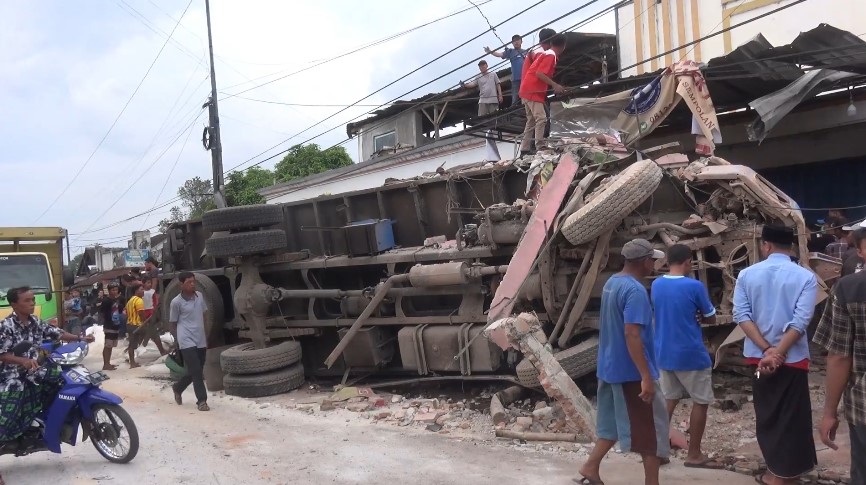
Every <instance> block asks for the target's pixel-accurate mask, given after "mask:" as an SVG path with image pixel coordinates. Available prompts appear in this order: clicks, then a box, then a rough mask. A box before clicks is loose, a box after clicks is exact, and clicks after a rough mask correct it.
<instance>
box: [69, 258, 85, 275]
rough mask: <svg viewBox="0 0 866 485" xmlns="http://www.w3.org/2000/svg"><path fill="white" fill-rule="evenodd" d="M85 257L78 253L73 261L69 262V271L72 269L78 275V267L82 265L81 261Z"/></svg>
mask: <svg viewBox="0 0 866 485" xmlns="http://www.w3.org/2000/svg"><path fill="white" fill-rule="evenodd" d="M83 257H84V253H78V254H76V255H75V256H73V258H72V261H70V262H69V269H71V270H72V272H73V273H75V274H78V266H79V265H80V264H81V259H82V258H83Z"/></svg>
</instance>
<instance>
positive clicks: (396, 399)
mask: <svg viewBox="0 0 866 485" xmlns="http://www.w3.org/2000/svg"><path fill="white" fill-rule="evenodd" d="M402 401H403V396H401V395H399V394H394V395H393V396H391V404H397V403H398V402H402Z"/></svg>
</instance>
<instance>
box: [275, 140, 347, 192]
mask: <svg viewBox="0 0 866 485" xmlns="http://www.w3.org/2000/svg"><path fill="white" fill-rule="evenodd" d="M351 164H352V157H350V156H349V154H348V152H346V149H345V148H343V147H332V148H328V149H327V150H322V149H321V148H319V145H316V144H315V143H310V144H309V145H295V146H293V147H292V148H290V149H289V152H288V153H287V154H286V156H285V157H283V159H282V160H280V161H279V162H278V163H277V165H276V166H275V167H274V169H275V172H276V175H277V181H278V182H286V181H289V180H293V179H298V178H302V177H307V176H309V175H313V174H317V173H322V172H326V171H328V170H333V169H335V168H340V167H347V166H349V165H351Z"/></svg>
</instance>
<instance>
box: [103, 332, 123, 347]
mask: <svg viewBox="0 0 866 485" xmlns="http://www.w3.org/2000/svg"><path fill="white" fill-rule="evenodd" d="M103 332H104V333H105V345H104V347H105V348H107V349H113V348H115V347H117V341H118V340H119V335H120V332H119V331H117V330H103Z"/></svg>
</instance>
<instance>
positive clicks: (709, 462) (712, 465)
mask: <svg viewBox="0 0 866 485" xmlns="http://www.w3.org/2000/svg"><path fill="white" fill-rule="evenodd" d="M683 466H684V467H686V468H706V469H707V470H724V468H725V465H724V463H719V462H717V461H716V460H715V459H713V458H709V457H708V458H707V459H705V460H701V461H699V462H697V463H689V462H684V463H683Z"/></svg>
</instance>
